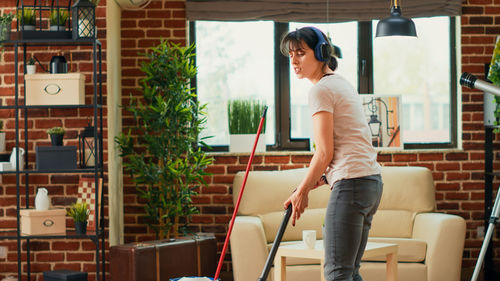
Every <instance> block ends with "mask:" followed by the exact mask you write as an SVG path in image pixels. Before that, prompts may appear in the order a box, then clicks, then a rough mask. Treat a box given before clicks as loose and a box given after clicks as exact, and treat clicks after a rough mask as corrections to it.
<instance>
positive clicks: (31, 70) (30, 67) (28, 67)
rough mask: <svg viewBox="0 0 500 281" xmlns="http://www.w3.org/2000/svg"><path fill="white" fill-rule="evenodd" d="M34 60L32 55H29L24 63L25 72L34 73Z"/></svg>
mask: <svg viewBox="0 0 500 281" xmlns="http://www.w3.org/2000/svg"><path fill="white" fill-rule="evenodd" d="M35 63H36V61H35V58H34V57H31V58H30V59H29V60H28V64H27V65H26V74H35V73H36V65H35Z"/></svg>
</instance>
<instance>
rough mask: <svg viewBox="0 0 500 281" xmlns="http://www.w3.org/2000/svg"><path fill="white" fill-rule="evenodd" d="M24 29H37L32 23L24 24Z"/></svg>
mask: <svg viewBox="0 0 500 281" xmlns="http://www.w3.org/2000/svg"><path fill="white" fill-rule="evenodd" d="M22 29H23V30H24V31H35V29H36V28H35V25H31V24H26V25H24V26H22Z"/></svg>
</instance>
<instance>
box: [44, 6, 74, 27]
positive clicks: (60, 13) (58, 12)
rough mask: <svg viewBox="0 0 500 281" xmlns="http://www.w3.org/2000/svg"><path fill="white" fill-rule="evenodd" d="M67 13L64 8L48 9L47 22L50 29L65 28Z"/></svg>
mask: <svg viewBox="0 0 500 281" xmlns="http://www.w3.org/2000/svg"><path fill="white" fill-rule="evenodd" d="M68 18H69V13H68V11H67V10H65V9H54V10H51V11H50V15H49V22H50V31H64V30H66V22H67V21H68Z"/></svg>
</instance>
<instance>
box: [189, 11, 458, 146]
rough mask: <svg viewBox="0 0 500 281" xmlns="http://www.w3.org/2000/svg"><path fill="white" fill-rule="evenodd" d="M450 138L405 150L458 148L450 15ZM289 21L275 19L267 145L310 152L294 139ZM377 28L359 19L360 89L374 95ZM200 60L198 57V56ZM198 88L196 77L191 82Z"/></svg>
mask: <svg viewBox="0 0 500 281" xmlns="http://www.w3.org/2000/svg"><path fill="white" fill-rule="evenodd" d="M449 19H450V32H449V35H450V82H451V83H450V141H449V142H442V143H404V144H403V148H404V150H412V149H447V148H456V147H457V134H458V132H457V129H458V124H457V121H458V120H457V90H458V89H457V88H458V87H457V75H456V72H457V57H456V56H457V52H456V44H457V41H456V17H454V16H450V17H449ZM288 30H289V24H288V23H282V22H274V42H275V48H274V57H275V61H276V63H275V65H274V67H275V72H274V73H275V74H274V75H275V77H274V81H275V86H274V87H275V91H274V92H275V96H274V98H275V112H276V124H275V129H276V132H275V144H274V145H267V147H266V150H267V151H309V150H310V140H309V139H308V138H307V139H306V138H291V123H290V108H291V103H290V100H291V98H290V61H289V59H288V58H287V57H286V56H283V55H282V54H281V51H280V48H279V42H280V40H281V36H282V34H284V33H285V32H288ZM372 38H373V30H372V21H358V85H357V88H358V92H359V93H360V94H373V83H374V81H373V42H372ZM189 42H190V43H195V42H196V30H195V22H194V21H190V22H189ZM360 42H364V44H360ZM195 60H196V57H195ZM191 84H192V86H193V87H194V88H195V89H196V86H197V84H196V78H194V79H192V81H191ZM210 151H214V152H224V151H225V152H227V151H229V146H228V145H213V146H211V149H210Z"/></svg>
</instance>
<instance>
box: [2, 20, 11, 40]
mask: <svg viewBox="0 0 500 281" xmlns="http://www.w3.org/2000/svg"><path fill="white" fill-rule="evenodd" d="M4 40H10V24H9V25H5V24H0V41H4Z"/></svg>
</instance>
